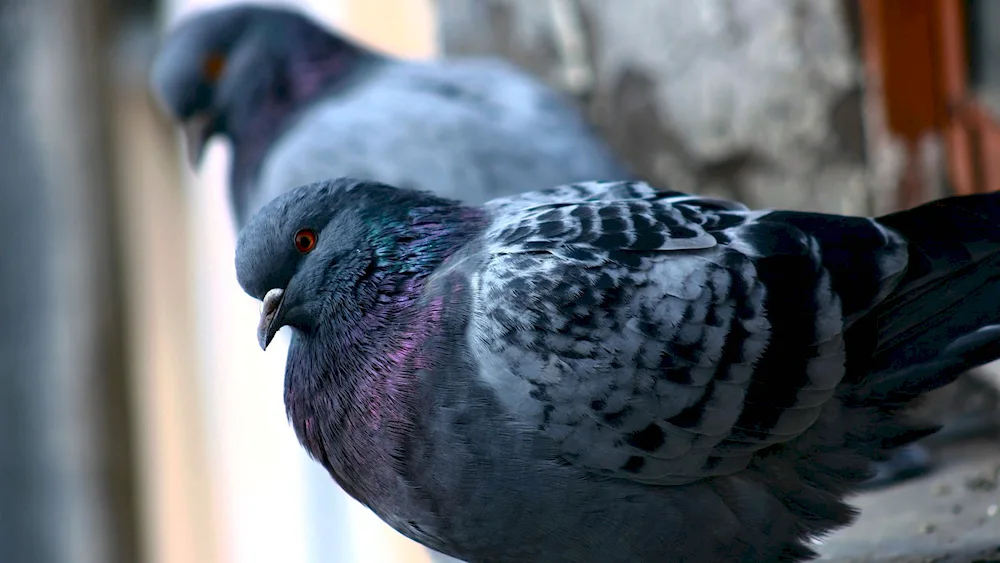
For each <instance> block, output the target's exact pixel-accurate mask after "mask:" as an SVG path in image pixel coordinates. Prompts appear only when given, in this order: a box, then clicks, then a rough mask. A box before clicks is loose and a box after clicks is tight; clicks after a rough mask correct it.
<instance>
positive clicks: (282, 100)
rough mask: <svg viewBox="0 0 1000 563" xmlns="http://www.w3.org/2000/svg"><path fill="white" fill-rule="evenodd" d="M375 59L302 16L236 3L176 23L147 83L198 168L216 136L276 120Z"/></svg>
mask: <svg viewBox="0 0 1000 563" xmlns="http://www.w3.org/2000/svg"><path fill="white" fill-rule="evenodd" d="M372 56H374V55H373V54H372V53H371V52H369V51H367V50H366V49H363V48H362V47H360V46H358V45H356V44H354V43H351V42H350V41H348V40H347V39H345V38H343V37H340V36H338V35H335V34H333V33H331V32H330V31H328V30H326V29H324V28H322V27H320V26H319V25H317V24H316V23H314V22H313V21H312V20H310V19H309V18H307V17H306V16H304V15H303V14H300V13H297V12H295V11H292V10H288V9H282V8H278V7H269V6H255V5H239V6H232V7H224V8H216V9H211V10H206V11H203V12H200V13H198V14H195V15H193V16H190V17H188V18H187V19H185V20H183V21H181V22H180V23H179V24H178V25H177V26H176V27H175V28H174V29H173V30H172V31H171V32H170V33H169V35H168V36H167V37H166V39H165V40H164V42H163V44H162V45H161V47H160V50H159V52H158V53H157V56H156V59H155V60H154V62H153V67H152V71H151V75H150V83H151V87H152V89H153V92H154V93H155V95H156V96H157V98H158V99H159V101H160V103H161V104H162V105H163V106H164V108H165V109H166V111H167V112H168V113H169V114H170V115H171V117H172V118H173V119H174V120H176V121H177V122H179V123H180V124H181V125H182V127H183V130H184V134H185V137H186V141H187V148H188V158H189V160H190V162H191V164H192V166H195V165H197V164H198V163H199V161H200V159H201V155H202V153H203V152H204V148H205V145H206V144H207V142H208V141H209V140H210V139H211V138H212V137H213V136H215V135H217V134H218V135H225V136H228V137H229V138H230V139H236V138H237V137H239V136H241V135H246V134H248V131H247V130H248V129H253V128H254V126H255V123H254V120H265V121H268V120H270V121H277V119H278V117H280V115H281V114H282V113H287V111H289V110H290V109H289V108H294V107H297V106H298V105H300V104H302V103H305V102H307V101H309V99H310V98H311V97H314V96H317V95H318V94H320V93H321V91H322V89H323V87H324V86H326V85H327V84H329V83H331V82H333V81H336V80H337V79H338V77H340V76H343V75H345V74H346V73H347V72H348V71H349V70H350V69H351V68H353V63H355V62H357V61H359V60H362V59H365V58H369V57H372ZM283 110H284V111H283Z"/></svg>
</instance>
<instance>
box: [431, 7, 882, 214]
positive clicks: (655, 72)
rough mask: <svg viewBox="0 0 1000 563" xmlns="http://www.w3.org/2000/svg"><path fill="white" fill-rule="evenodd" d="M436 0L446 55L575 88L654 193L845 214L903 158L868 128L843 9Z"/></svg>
mask: <svg viewBox="0 0 1000 563" xmlns="http://www.w3.org/2000/svg"><path fill="white" fill-rule="evenodd" d="M437 5H438V8H439V10H438V11H439V22H438V27H439V34H440V38H441V40H442V48H443V51H444V53H445V54H447V55H464V54H501V55H503V56H506V57H508V58H510V59H512V60H514V61H515V62H517V63H519V64H520V65H521V66H523V67H525V68H528V69H530V70H532V71H534V72H535V73H536V74H538V75H540V76H543V77H545V78H546V79H547V80H548V81H549V82H550V83H552V84H555V85H558V86H563V87H566V86H567V82H566V80H567V78H569V79H570V80H575V81H576V84H574V85H573V86H572V87H569V88H566V89H572V90H574V91H575V92H577V93H578V94H579V95H580V96H581V97H582V98H583V99H584V100H586V104H587V107H588V111H589V113H590V115H591V116H592V117H593V119H594V121H595V122H596V123H597V125H598V126H599V128H600V129H602V130H603V131H604V132H605V133H606V134H607V135H608V136H609V138H610V139H611V141H612V143H613V145H614V146H615V148H616V149H617V150H618V151H619V153H620V154H622V155H624V157H625V158H626V160H627V161H628V162H629V163H630V164H631V165H632V166H633V167H634V168H635V170H636V171H637V172H639V173H640V174H641V175H643V176H644V177H646V178H649V179H652V180H655V181H657V182H658V183H660V184H664V185H669V186H670V187H672V188H673V189H678V190H683V191H700V192H714V193H720V194H723V195H726V196H730V197H736V198H738V199H741V200H743V201H746V202H747V203H748V204H750V205H752V206H775V205H780V206H787V207H792V208H799V209H811V210H824V211H831V212H852V213H866V212H869V211H872V210H878V209H883V208H884V206H885V204H886V203H885V201H883V200H885V199H886V198H885V195H886V193H887V192H888V191H889V189H890V188H891V187H892V186H894V185H895V181H896V177H897V174H898V168H899V157H898V155H897V154H896V151H895V150H893V148H892V147H891V146H890V145H888V144H887V143H885V142H884V141H881V140H878V142H869V140H868V139H866V133H865V130H864V128H863V127H862V114H863V112H864V111H865V108H864V105H865V102H864V100H863V99H862V95H861V92H862V82H863V68H862V65H861V62H860V57H859V55H858V53H857V50H856V45H855V44H856V39H855V38H854V36H853V34H854V32H855V31H854V30H855V26H854V25H853V23H852V21H851V20H852V14H850V13H848V10H847V8H846V6H848V5H849V3H847V2H843V1H842V0H741V1H739V2H736V1H733V0H699V1H698V2H691V1H689V0H628V1H627V2H606V1H604V0H438V1H437ZM626 6H627V8H626ZM588 75H589V76H590V77H591V78H592V79H591V80H588ZM574 77H575V78H574ZM872 117H873V119H871V120H870V122H872V123H873V122H874V121H876V120H877V116H872ZM870 124H871V123H870ZM869 129H870V130H871V129H872V127H869ZM869 135H871V133H869ZM869 145H872V146H869ZM869 163H876V165H872V164H869Z"/></svg>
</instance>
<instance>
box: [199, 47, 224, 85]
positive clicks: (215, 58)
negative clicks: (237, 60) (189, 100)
mask: <svg viewBox="0 0 1000 563" xmlns="http://www.w3.org/2000/svg"><path fill="white" fill-rule="evenodd" d="M225 68H226V58H225V57H224V56H222V55H220V54H218V53H210V54H209V55H208V56H207V57H205V60H204V61H202V69H201V71H202V73H204V75H205V78H206V79H208V81H209V82H213V83H214V82H216V81H218V80H219V77H220V76H222V71H223V70H224V69H225Z"/></svg>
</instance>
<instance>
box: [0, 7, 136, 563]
mask: <svg viewBox="0 0 1000 563" xmlns="http://www.w3.org/2000/svg"><path fill="white" fill-rule="evenodd" d="M102 6H103V4H100V3H97V2H85V1H73V0H30V1H28V0H22V1H16V0H0V245H2V246H3V248H2V250H0V366H2V371H0V559H2V560H3V561H5V562H8V561H9V562H12V563H21V562H25V563H27V562H30V563H50V562H51V563H57V562H58V563H63V562H66V563H69V562H72V563H132V562H135V561H138V560H139V550H138V546H137V543H138V542H137V537H138V534H137V524H138V523H137V521H136V520H137V518H136V512H135V491H134V487H133V471H132V465H131V464H132V450H131V434H130V431H129V420H130V417H129V413H128V410H127V404H128V388H127V385H126V380H125V373H124V370H123V363H124V360H125V355H126V351H125V350H124V349H123V344H122V343H123V340H122V333H121V327H122V323H121V318H122V310H121V298H120V296H121V291H120V289H121V288H120V276H119V275H118V274H119V264H118V245H117V237H116V232H115V224H116V223H115V217H114V209H115V204H114V201H113V199H112V195H111V194H112V191H111V185H112V176H111V174H110V170H111V164H110V154H111V151H110V148H109V140H108V129H107V124H108V120H107V116H108V111H109V107H108V104H109V99H108V97H107V95H106V86H107V82H106V80H105V77H106V75H107V72H106V70H107V69H106V68H105V62H106V61H105V60H106V57H105V54H106V47H107V45H106V43H105V38H106V37H107V34H106V33H105V31H106V29H107V26H106V24H107V22H106V21H105V20H104V19H103V18H104V16H106V13H105V12H104V10H102V9H101V8H102Z"/></svg>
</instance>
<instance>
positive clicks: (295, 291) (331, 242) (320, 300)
mask: <svg viewBox="0 0 1000 563" xmlns="http://www.w3.org/2000/svg"><path fill="white" fill-rule="evenodd" d="M480 213H481V212H480V211H479V210H478V209H472V208H465V207H462V206H461V205H460V204H459V203H458V202H456V201H452V200H447V199H442V198H439V197H437V196H434V195H432V194H430V193H428V192H420V191H416V190H406V189H397V188H394V187H391V186H387V185H384V184H378V183H373V182H363V181H359V180H353V179H346V178H344V179H339V180H333V181H328V182H320V183H316V184H310V185H307V186H302V187H298V188H295V189H293V190H290V191H288V192H286V193H285V194H283V195H281V196H279V197H278V198H276V199H274V200H272V201H271V202H270V203H268V204H267V205H266V206H264V208H262V209H261V210H260V211H259V212H258V213H257V214H256V215H255V216H254V217H253V218H252V219H251V220H250V221H249V222H248V223H247V225H246V227H244V228H243V230H242V231H241V232H240V237H239V241H238V243H237V247H236V275H237V278H238V280H239V283H240V286H242V287H243V290H244V291H246V292H247V293H248V294H250V295H251V296H252V297H255V298H257V299H259V300H260V301H261V302H262V307H261V318H260V324H259V326H258V328H257V337H258V341H259V343H260V345H261V347H262V348H264V349H266V348H267V346H268V344H270V342H271V340H272V339H273V338H274V335H275V333H277V332H278V330H279V329H281V328H282V327H283V326H290V327H292V328H293V329H296V330H297V331H299V332H302V333H306V334H309V333H312V332H313V331H315V330H316V329H317V328H318V327H319V326H320V325H321V324H324V325H326V324H331V323H332V324H337V323H341V324H343V323H351V322H357V320H358V319H359V318H360V317H361V316H362V315H364V314H365V312H371V311H372V310H373V309H375V308H377V306H378V304H379V303H386V302H397V303H398V302H401V301H405V299H403V298H402V297H401V296H400V295H399V293H400V292H405V291H408V289H407V288H409V290H412V289H413V284H412V283H409V282H412V281H413V280H415V279H419V278H420V277H421V276H424V275H426V274H427V273H429V272H430V271H432V270H433V268H434V267H435V266H436V265H437V264H439V263H440V261H441V260H442V259H443V258H444V257H445V256H447V255H448V254H449V252H450V251H451V250H453V249H454V248H455V243H457V242H458V241H459V240H460V238H461V237H462V235H463V234H464V233H467V232H469V230H470V228H474V227H475V226H476V225H477V224H479V223H477V222H476V221H469V220H468V219H470V218H471V217H478V216H479V214H480ZM390 294H392V295H390ZM387 296H389V297H391V299H385V298H386V297H387Z"/></svg>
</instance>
